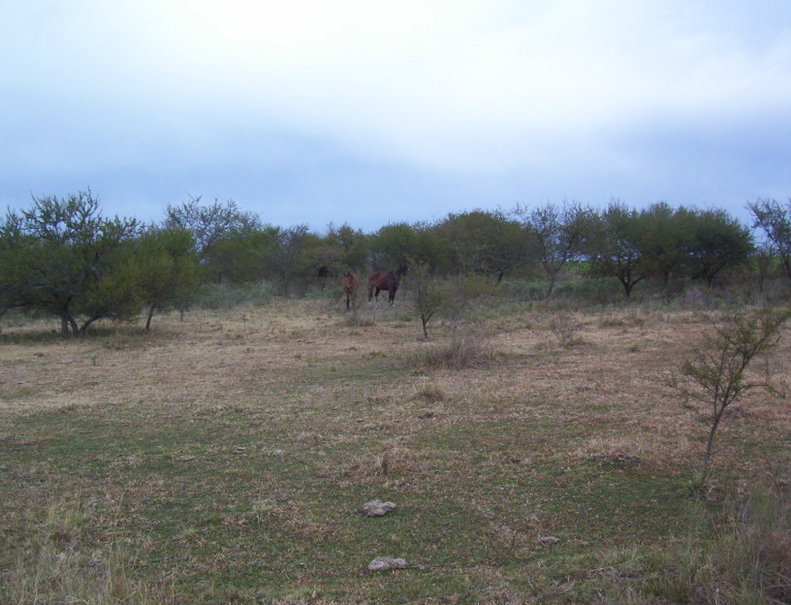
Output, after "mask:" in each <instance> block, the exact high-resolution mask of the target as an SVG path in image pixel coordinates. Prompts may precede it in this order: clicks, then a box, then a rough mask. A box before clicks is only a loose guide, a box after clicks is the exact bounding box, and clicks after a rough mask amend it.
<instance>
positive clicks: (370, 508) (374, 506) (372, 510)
mask: <svg viewBox="0 0 791 605" xmlns="http://www.w3.org/2000/svg"><path fill="white" fill-rule="evenodd" d="M395 509H396V505H395V504H394V503H393V502H380V501H379V500H371V501H370V502H366V503H365V504H363V505H362V507H361V508H360V512H361V513H362V514H364V515H365V516H366V517H383V516H384V515H386V514H387V513H389V512H392V511H394V510H395Z"/></svg>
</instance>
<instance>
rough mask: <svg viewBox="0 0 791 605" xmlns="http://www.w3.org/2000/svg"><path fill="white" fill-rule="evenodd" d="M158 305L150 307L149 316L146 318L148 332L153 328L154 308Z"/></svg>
mask: <svg viewBox="0 0 791 605" xmlns="http://www.w3.org/2000/svg"><path fill="white" fill-rule="evenodd" d="M155 308H156V305H151V307H150V308H149V309H148V317H147V318H146V332H147V331H149V330H150V329H151V318H152V317H154V309H155Z"/></svg>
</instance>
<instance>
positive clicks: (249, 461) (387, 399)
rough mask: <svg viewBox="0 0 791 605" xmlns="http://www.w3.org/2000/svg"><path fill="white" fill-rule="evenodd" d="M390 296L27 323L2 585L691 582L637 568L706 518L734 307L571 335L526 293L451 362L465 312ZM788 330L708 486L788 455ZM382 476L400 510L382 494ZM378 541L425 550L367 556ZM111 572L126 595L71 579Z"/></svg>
mask: <svg viewBox="0 0 791 605" xmlns="http://www.w3.org/2000/svg"><path fill="white" fill-rule="evenodd" d="M380 309H381V311H380V312H378V314H377V315H376V317H375V319H374V320H370V318H369V319H368V320H367V321H364V322H359V323H358V324H356V325H355V324H354V323H353V322H350V321H349V320H348V318H347V317H346V316H345V315H344V314H343V313H342V312H341V310H340V305H338V306H337V307H336V306H332V307H330V306H329V305H328V304H325V303H323V302H322V301H316V300H312V301H311V300H299V301H288V302H284V301H276V302H274V303H272V304H270V305H267V306H264V307H255V308H254V307H240V308H237V309H235V310H229V311H217V312H208V311H195V312H192V313H190V314H188V315H187V316H186V317H185V320H184V321H179V317H178V315H176V314H174V315H168V316H164V317H158V318H156V319H155V322H154V326H153V329H152V331H151V333H144V332H143V331H141V330H139V328H137V327H134V326H120V327H107V328H99V329H97V330H96V332H95V333H94V334H90V335H89V336H88V337H87V338H85V339H83V340H80V341H63V340H61V339H60V338H58V337H56V336H55V335H54V334H52V333H51V331H52V328H53V327H54V326H53V325H51V323H50V324H45V323H30V324H27V325H24V326H17V327H8V326H5V327H4V328H3V332H2V334H0V337H2V340H0V477H2V483H1V484H0V502H2V504H1V505H0V547H1V550H0V567H1V568H2V573H3V576H2V582H3V587H4V588H3V589H2V590H0V595H5V597H6V598H14V599H16V601H15V602H23V603H50V602H62V603H71V602H73V603H77V602H80V603H83V602H102V603H104V602H107V603H110V602H124V603H148V602H150V603H232V602H238V603H302V602H305V603H366V602H371V603H478V602H480V603H590V602H600V603H607V602H632V603H665V602H672V601H670V600H667V599H666V598H663V597H661V596H651V594H650V591H648V592H645V593H642V592H640V591H639V590H638V589H637V588H635V589H634V590H632V588H631V587H630V583H631V584H634V585H636V583H637V582H638V581H639V582H643V583H642V584H640V586H644V583H645V581H646V579H647V580H651V578H646V577H644V576H641V573H644V570H645V569H646V565H644V564H643V562H641V561H642V560H643V559H650V558H651V557H652V556H653V553H656V552H659V551H661V550H662V549H665V548H674V547H677V546H678V545H679V544H681V543H683V542H684V541H685V540H686V539H688V537H689V536H690V532H691V529H690V527H691V525H694V523H695V518H696V517H695V514H696V513H695V510H696V507H695V506H693V499H692V498H691V496H690V490H689V484H690V479H691V477H692V476H693V474H694V472H695V471H696V469H697V468H698V465H699V463H700V458H701V454H702V452H703V448H704V440H705V436H706V432H707V428H708V426H707V424H706V422H705V421H701V419H700V415H699V414H698V413H697V412H696V410H695V409H693V408H691V407H690V406H685V405H684V404H683V402H682V401H681V400H680V399H679V397H678V395H677V393H676V391H674V390H673V388H672V387H671V385H670V382H671V379H672V378H673V376H674V375H675V374H677V373H678V370H679V368H680V365H681V363H682V361H683V360H684V358H685V357H686V356H688V355H689V354H690V351H691V348H692V346H693V345H695V344H696V343H697V342H698V341H699V338H700V335H701V333H702V331H703V330H706V329H708V328H709V327H710V326H711V324H712V321H714V320H716V319H717V316H716V314H714V313H710V312H702V311H678V310H676V311H657V310H649V309H642V308H640V307H624V308H619V309H607V310H599V311H590V312H588V313H576V314H574V315H573V316H571V319H573V321H575V322H577V324H578V329H577V330H576V331H575V332H574V334H573V335H572V336H573V338H571V339H570V342H569V343H566V344H561V342H560V340H559V338H558V335H557V329H556V330H555V331H553V330H552V326H553V320H554V319H555V318H556V315H555V314H553V313H552V312H550V311H540V310H539V311H536V310H529V309H528V308H527V307H525V308H519V307H516V306H511V307H508V308H507V310H506V309H505V307H504V308H503V309H500V310H497V309H495V310H491V311H489V312H487V313H482V314H481V318H482V319H480V320H479V322H477V326H476V327H475V328H473V327H471V324H462V325H461V326H459V327H457V328H456V330H457V331H461V332H465V331H466V332H469V333H470V334H473V335H474V334H478V336H475V338H483V337H482V336H480V333H481V332H482V333H483V334H485V335H486V338H487V339H488V340H487V341H488V343H489V345H490V347H491V349H492V351H493V357H492V358H491V359H490V360H489V361H488V362H487V363H482V364H479V365H474V366H472V367H469V368H464V369H452V368H435V367H431V366H429V365H426V364H425V363H423V362H421V361H420V357H419V354H420V352H421V351H425V350H427V349H428V348H430V347H435V346H441V345H442V344H443V343H445V342H446V341H447V340H448V338H450V336H449V330H450V328H448V327H443V326H439V325H438V326H437V327H436V328H435V330H436V331H435V335H434V336H435V337H434V341H433V342H428V343H427V342H423V341H421V340H419V338H418V337H419V334H420V325H419V323H420V322H419V320H418V319H417V317H413V316H412V315H410V314H409V313H407V312H406V311H405V310H403V309H401V310H399V309H398V308H397V309H396V310H386V309H385V307H384V306H382V307H380ZM786 331H788V329H787V328H786ZM790 345H791V339H790V338H789V337H788V335H787V334H786V336H785V337H784V339H783V340H782V341H781V344H780V346H779V348H778V349H777V351H776V353H775V354H774V355H773V357H772V359H771V363H770V366H771V371H772V374H773V376H774V384H775V386H777V387H778V392H777V393H775V394H767V393H766V392H758V391H755V392H754V393H752V394H751V395H750V396H749V397H748V398H747V399H746V400H745V401H744V402H743V403H742V404H741V405H740V406H739V407H738V408H737V409H736V410H734V413H732V414H731V415H730V416H729V417H728V418H727V419H726V420H725V422H724V423H723V425H722V427H721V429H720V433H719V434H718V441H717V447H716V449H715V456H714V478H713V486H714V488H715V489H713V491H712V492H711V493H710V494H709V495H708V498H709V500H708V501H707V503H706V504H704V506H707V507H712V508H713V507H717V506H718V505H719V504H720V503H721V501H722V500H721V498H720V496H719V494H721V493H725V492H728V493H732V492H738V491H739V490H741V489H742V488H743V487H745V486H749V485H752V484H756V483H759V482H760V483H763V482H766V483H767V484H769V483H771V482H782V481H783V480H787V479H788V478H789V474H788V471H789V468H790V465H791V451H790V450H791V448H789V444H790V443H791V414H789V408H790V407H791V404H790V403H789V400H788V399H785V398H783V395H784V393H785V392H786V391H787V389H788V384H789V379H791V356H789V346H790ZM372 499H379V500H390V501H393V502H395V503H396V504H397V506H398V508H397V509H396V510H395V511H394V512H393V513H391V514H389V515H387V516H385V517H381V518H368V517H364V516H362V515H361V514H359V513H358V509H359V508H360V506H361V505H362V504H364V503H365V502H367V501H369V500H372ZM544 536H552V537H556V538H558V539H559V541H558V542H557V543H555V544H551V545H545V544H542V542H540V541H539V537H544ZM379 556H390V557H403V558H404V559H406V561H407V562H408V565H409V567H408V568H407V569H403V570H394V571H385V572H370V571H367V569H366V566H367V565H368V563H369V562H370V561H371V560H372V559H374V558H375V557H379ZM641 570H643V571H641ZM645 573H647V572H645ZM652 573H654V575H657V573H656V570H653V572H652ZM69 574H70V575H69ZM67 576H68V577H67ZM654 579H656V578H654ZM66 582H73V583H75V584H79V586H77V585H75V586H66V587H65V588H64V587H63V586H64V584H65V583H66ZM103 582H104V583H105V584H106V586H107V587H106V590H107V591H109V593H111V594H115V595H116V596H117V598H118V600H115V601H113V600H110V599H106V600H104V601H102V600H100V598H99V597H95V599H94V600H91V598H89V597H85V596H83V597H81V598H82V599H83V600H73V601H69V600H67V597H68V595H69V594H76V593H79V591H83V593H84V594H87V593H90V591H95V592H96V593H97V594H98V593H101V592H102V590H105V588H103V585H102V583H103ZM100 585H102V586H100ZM3 590H5V592H3ZM69 591H71V593H70V592H69ZM86 591H87V592H86ZM113 591H115V592H113ZM52 594H57V595H58V597H57V598H58V599H60V600H54V598H52V597H48V596H47V595H52ZM9 595H10V596H9ZM36 595H39V596H40V600H36V598H38V597H37V596H36ZM119 595H120V596H119ZM48 599H49V600H48ZM0 600H2V599H0Z"/></svg>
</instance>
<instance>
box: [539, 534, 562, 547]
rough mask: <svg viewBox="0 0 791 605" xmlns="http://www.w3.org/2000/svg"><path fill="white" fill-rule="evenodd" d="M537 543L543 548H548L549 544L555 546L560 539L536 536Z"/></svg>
mask: <svg viewBox="0 0 791 605" xmlns="http://www.w3.org/2000/svg"><path fill="white" fill-rule="evenodd" d="M538 541H539V542H541V544H543V545H544V546H549V545H551V544H557V543H558V542H560V538H556V537H554V536H538Z"/></svg>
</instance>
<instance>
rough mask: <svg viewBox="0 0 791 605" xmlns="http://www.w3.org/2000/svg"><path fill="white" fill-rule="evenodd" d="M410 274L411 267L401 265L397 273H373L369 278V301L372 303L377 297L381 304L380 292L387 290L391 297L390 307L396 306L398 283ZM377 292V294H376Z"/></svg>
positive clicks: (389, 300)
mask: <svg viewBox="0 0 791 605" xmlns="http://www.w3.org/2000/svg"><path fill="white" fill-rule="evenodd" d="M408 272H409V267H407V266H406V265H401V266H400V267H399V268H398V269H396V270H395V271H387V272H379V273H371V275H369V276H368V300H369V301H370V300H371V299H372V298H374V296H376V302H379V292H381V291H382V290H387V292H388V294H389V295H390V296H389V298H388V302H389V303H390V305H391V306H392V305H394V304H395V295H396V290H398V282H399V281H401V278H402V277H403V276H404V275H406V274H407V273H408ZM374 292H376V294H374Z"/></svg>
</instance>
